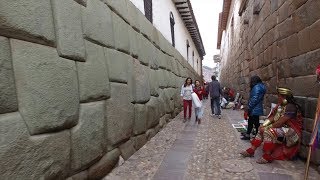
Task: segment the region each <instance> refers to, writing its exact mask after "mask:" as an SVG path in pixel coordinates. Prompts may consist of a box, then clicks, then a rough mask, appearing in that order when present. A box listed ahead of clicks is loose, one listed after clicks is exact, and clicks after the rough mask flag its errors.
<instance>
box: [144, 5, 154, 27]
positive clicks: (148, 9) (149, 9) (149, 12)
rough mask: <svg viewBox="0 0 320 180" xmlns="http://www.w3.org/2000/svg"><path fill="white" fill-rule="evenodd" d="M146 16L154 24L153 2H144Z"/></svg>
mask: <svg viewBox="0 0 320 180" xmlns="http://www.w3.org/2000/svg"><path fill="white" fill-rule="evenodd" d="M144 14H145V16H146V18H147V19H148V20H149V21H150V22H151V23H152V22H153V18H152V16H153V14H152V0H144Z"/></svg>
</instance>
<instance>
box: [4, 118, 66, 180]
mask: <svg viewBox="0 0 320 180" xmlns="http://www.w3.org/2000/svg"><path fill="white" fill-rule="evenodd" d="M0 137H1V140H0V159H1V161H0V167H1V168H0V179H26V180H33V179H65V178H66V176H67V173H68V172H67V170H68V167H69V165H70V164H69V161H70V159H69V156H70V133H69V132H68V131H63V132H60V133H54V134H50V135H49V134H48V135H38V136H32V137H30V135H29V132H28V130H27V128H26V125H25V122H24V121H23V119H22V117H21V116H20V114H19V113H10V114H4V115H0Z"/></svg>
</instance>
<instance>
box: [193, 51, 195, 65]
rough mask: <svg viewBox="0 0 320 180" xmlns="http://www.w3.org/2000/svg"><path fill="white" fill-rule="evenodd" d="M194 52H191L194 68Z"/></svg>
mask: <svg viewBox="0 0 320 180" xmlns="http://www.w3.org/2000/svg"><path fill="white" fill-rule="evenodd" d="M194 64H195V63H194V51H192V67H193V68H194Z"/></svg>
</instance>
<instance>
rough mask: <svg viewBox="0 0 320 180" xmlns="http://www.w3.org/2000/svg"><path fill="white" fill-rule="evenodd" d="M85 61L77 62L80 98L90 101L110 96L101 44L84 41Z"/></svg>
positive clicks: (83, 100)
mask: <svg viewBox="0 0 320 180" xmlns="http://www.w3.org/2000/svg"><path fill="white" fill-rule="evenodd" d="M85 45H86V51H87V61H86V62H77V67H78V74H79V84H80V100H81V102H90V101H98V100H103V99H107V98H108V97H110V84H109V75H108V70H107V65H106V59H105V55H104V49H103V47H101V46H98V45H96V44H93V43H91V42H89V41H85Z"/></svg>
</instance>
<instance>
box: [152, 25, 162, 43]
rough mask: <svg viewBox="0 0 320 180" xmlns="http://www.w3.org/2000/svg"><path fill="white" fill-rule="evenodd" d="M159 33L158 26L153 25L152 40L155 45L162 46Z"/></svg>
mask: <svg viewBox="0 0 320 180" xmlns="http://www.w3.org/2000/svg"><path fill="white" fill-rule="evenodd" d="M158 33H161V32H160V31H158V29H157V28H156V27H153V31H152V42H153V44H154V45H155V46H157V47H158V48H160V40H159V35H158Z"/></svg>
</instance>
